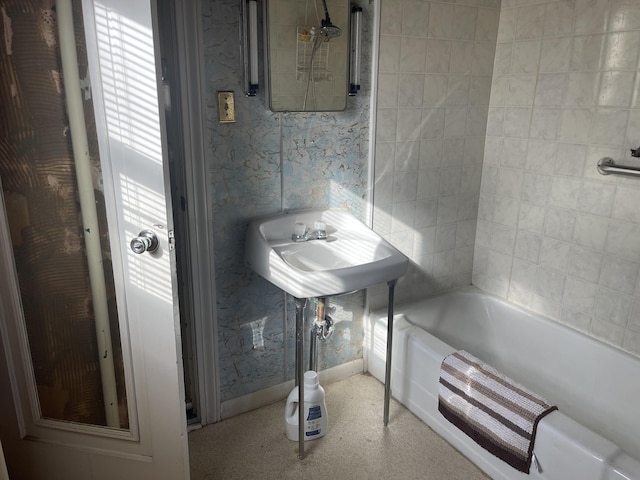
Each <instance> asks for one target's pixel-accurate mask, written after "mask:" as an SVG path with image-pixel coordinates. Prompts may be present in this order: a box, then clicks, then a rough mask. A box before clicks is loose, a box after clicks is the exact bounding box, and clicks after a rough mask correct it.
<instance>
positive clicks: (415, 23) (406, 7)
mask: <svg viewBox="0 0 640 480" xmlns="http://www.w3.org/2000/svg"><path fill="white" fill-rule="evenodd" d="M383 5H384V3H383ZM428 21H429V2H424V1H422V0H404V1H403V2H402V29H401V32H397V33H402V35H415V36H426V32H425V30H424V26H425V25H426V24H427V22H428ZM383 23H384V15H381V25H382V24H383Z"/></svg>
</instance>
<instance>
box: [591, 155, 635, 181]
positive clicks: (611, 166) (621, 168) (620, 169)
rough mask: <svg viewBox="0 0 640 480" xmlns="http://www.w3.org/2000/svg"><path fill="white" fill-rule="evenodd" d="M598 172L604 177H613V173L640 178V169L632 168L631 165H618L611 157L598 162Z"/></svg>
mask: <svg viewBox="0 0 640 480" xmlns="http://www.w3.org/2000/svg"><path fill="white" fill-rule="evenodd" d="M598 172H600V173H601V174H602V175H611V174H612V173H614V174H617V175H628V176H632V177H635V176H639V175H640V167H632V166H630V165H617V164H616V162H615V161H614V160H613V158H611V157H604V158H601V159H600V160H598Z"/></svg>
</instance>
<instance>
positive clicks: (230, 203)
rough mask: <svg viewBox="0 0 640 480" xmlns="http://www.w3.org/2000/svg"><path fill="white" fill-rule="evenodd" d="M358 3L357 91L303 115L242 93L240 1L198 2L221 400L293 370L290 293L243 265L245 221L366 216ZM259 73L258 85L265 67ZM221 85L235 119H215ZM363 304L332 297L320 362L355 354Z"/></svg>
mask: <svg viewBox="0 0 640 480" xmlns="http://www.w3.org/2000/svg"><path fill="white" fill-rule="evenodd" d="M361 6H362V7H363V9H364V12H363V19H364V21H363V24H364V29H363V45H364V46H365V48H364V51H363V62H362V64H363V68H362V79H363V80H362V82H363V84H362V87H361V91H360V93H359V94H358V96H356V97H350V98H349V99H348V101H347V109H346V111H344V112H332V113H304V114H302V113H273V112H271V111H270V110H269V109H268V107H267V105H268V102H266V101H265V97H264V90H263V89H262V90H261V91H260V94H259V96H258V97H254V98H247V97H245V96H244V94H243V92H242V90H243V88H242V58H241V55H240V48H239V46H238V42H239V38H240V37H239V18H240V2H238V1H237V0H214V1H209V0H205V1H203V4H202V9H203V30H204V56H205V75H206V102H207V131H208V149H207V155H208V156H207V159H206V161H207V165H208V169H209V177H210V181H211V188H210V190H211V200H210V201H211V205H212V209H213V218H214V222H213V225H211V226H210V228H212V229H213V232H214V245H215V247H214V248H215V251H214V256H215V264H216V272H215V274H216V284H217V292H216V295H217V317H218V318H217V320H218V331H219V338H218V342H219V371H220V380H221V382H220V383H221V398H222V400H223V401H225V400H229V399H232V398H235V397H238V396H241V395H244V394H247V393H251V392H254V391H257V390H260V389H263V388H266V387H269V386H273V385H277V384H279V383H281V382H284V381H287V380H290V379H292V378H293V377H294V360H295V359H294V355H295V338H294V335H293V332H294V328H295V315H294V310H293V301H292V299H291V298H286V299H285V295H284V294H283V292H282V291H280V290H279V289H277V288H276V287H274V286H272V285H271V284H270V283H268V282H267V281H265V280H263V279H262V278H260V277H258V276H257V275H255V274H253V273H252V272H251V271H250V270H249V269H248V268H247V267H246V266H245V265H244V241H245V231H246V226H247V224H248V222H249V220H250V219H252V218H254V217H257V216H264V215H270V214H277V213H280V212H281V211H282V210H296V209H302V208H317V207H347V208H349V209H350V210H351V211H352V212H353V213H354V214H355V215H356V216H358V217H359V218H361V219H362V220H365V218H364V216H365V205H366V200H365V196H366V193H367V188H368V186H367V182H368V166H367V164H368V148H369V147H368V142H369V103H370V94H369V92H370V85H369V83H370V82H369V79H370V76H371V44H372V42H371V25H372V17H373V9H372V7H371V6H369V5H368V4H365V3H364V2H363V4H362V5H361ZM343 28H344V27H343ZM345 31H346V28H345ZM261 65H262V56H261ZM260 80H261V84H262V85H263V84H264V83H263V80H264V77H263V76H262V73H261V76H260ZM219 90H232V91H234V92H235V101H236V117H237V121H236V123H232V124H221V123H218V118H217V108H218V106H217V97H216V92H217V91H219ZM312 307H313V305H310V306H309V310H310V314H309V318H313V316H312V315H313V311H312V310H313V309H312ZM363 307H364V294H363V293H362V292H360V293H356V294H352V295H345V296H342V297H334V298H331V299H330V310H329V312H330V314H331V315H332V317H333V319H334V320H335V321H336V329H335V333H334V335H333V336H332V337H331V338H330V339H329V340H328V342H326V343H323V344H321V345H320V346H319V351H320V359H319V368H320V369H325V368H329V367H332V366H335V365H339V364H342V363H345V362H348V361H351V360H354V359H357V358H362V337H363V330H362V317H363ZM307 338H308V336H307V335H305V341H306V340H307ZM305 358H307V356H306V355H305Z"/></svg>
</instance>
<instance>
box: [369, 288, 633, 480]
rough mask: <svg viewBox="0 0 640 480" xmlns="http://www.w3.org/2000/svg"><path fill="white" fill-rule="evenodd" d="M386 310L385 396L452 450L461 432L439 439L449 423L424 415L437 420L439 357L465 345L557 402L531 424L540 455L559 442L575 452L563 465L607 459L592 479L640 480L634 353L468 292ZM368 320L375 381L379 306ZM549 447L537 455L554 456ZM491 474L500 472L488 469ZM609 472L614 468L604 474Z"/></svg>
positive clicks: (480, 459)
mask: <svg viewBox="0 0 640 480" xmlns="http://www.w3.org/2000/svg"><path fill="white" fill-rule="evenodd" d="M396 312H401V313H399V314H398V315H396V318H395V320H394V330H395V332H397V335H396V336H394V359H393V373H392V391H393V394H394V397H396V398H398V399H399V400H400V401H402V402H403V403H405V405H407V406H408V407H409V408H410V409H412V410H413V411H414V413H416V414H417V415H418V416H419V417H421V418H423V420H425V421H426V422H427V423H429V424H430V425H432V428H434V429H435V430H436V431H438V433H440V434H441V435H443V436H444V437H445V438H446V439H447V440H449V441H450V442H451V443H453V444H454V445H455V446H456V447H457V448H459V449H461V450H464V448H467V447H465V446H464V445H463V446H460V442H462V444H464V443H465V442H467V439H465V438H453V439H452V438H449V437H448V435H449V436H450V435H451V434H450V433H446V434H443V432H442V431H440V430H443V429H444V430H446V429H449V428H450V427H449V425H446V424H442V425H439V426H436V427H434V426H433V422H440V416H439V415H438V414H437V379H438V376H439V368H440V363H441V361H442V359H443V358H444V357H445V356H446V355H448V354H449V353H451V352H453V351H455V350H458V349H465V350H468V351H470V352H471V353H472V354H474V355H476V356H478V357H479V358H481V359H483V360H485V361H486V362H488V363H490V364H491V365H493V366H494V367H496V368H498V369H499V370H500V371H502V372H503V373H505V374H506V375H508V376H509V377H511V378H513V379H515V380H516V381H518V382H519V383H522V384H523V385H525V386H527V387H528V388H530V389H532V390H534V391H536V392H537V393H539V394H541V395H543V396H545V397H547V398H548V399H549V400H551V401H553V402H554V403H556V404H558V406H559V407H560V411H561V412H562V413H561V414H559V415H556V414H555V412H554V413H553V414H551V415H549V421H548V422H546V424H545V422H544V420H543V422H541V424H540V430H539V434H538V435H539V436H538V438H539V439H540V438H544V439H547V441H546V443H545V445H541V446H540V447H536V448H537V450H539V451H541V452H543V457H544V453H545V448H552V449H553V448H556V447H557V446H558V445H564V446H563V447H562V448H564V449H565V450H566V452H565V455H566V456H568V457H567V458H571V457H572V456H575V461H574V462H572V463H579V464H580V465H582V468H585V469H587V470H589V471H591V472H596V471H597V470H598V468H605V467H607V468H608V467H609V465H610V464H613V465H616V467H615V468H613V469H609V470H606V469H605V470H603V471H602V472H600V473H598V474H597V475H600V476H599V477H598V476H595V477H593V478H640V464H639V463H638V462H637V461H636V460H635V459H637V458H640V455H639V454H638V452H640V439H639V438H637V437H639V436H638V435H637V434H636V432H638V431H640V426H639V425H636V424H635V423H638V422H640V419H638V418H637V417H638V416H637V415H635V414H634V410H633V408H632V407H633V403H634V402H633V399H636V398H638V396H640V380H639V379H638V378H637V372H638V371H640V369H639V367H640V361H638V359H636V358H635V357H631V356H630V355H626V354H624V353H623V352H621V351H619V350H616V349H613V348H611V347H609V346H607V345H605V344H601V343H600V342H597V341H595V340H593V339H591V338H590V337H587V336H585V335H582V334H579V333H578V332H575V331H573V330H569V329H567V328H565V327H563V326H562V325H559V324H556V323H555V322H550V321H548V320H545V319H542V318H540V317H537V316H536V315H533V314H531V313H529V312H526V311H524V310H522V309H519V308H517V307H514V306H512V305H510V304H508V303H506V302H503V301H501V300H499V299H497V298H495V297H492V296H489V295H485V294H481V293H478V292H477V291H475V290H472V291H470V292H469V291H464V292H456V293H453V294H448V295H444V296H442V297H437V298H433V299H428V300H427V301H423V302H419V303H416V304H412V305H408V306H398V307H397V308H396ZM371 320H372V324H371V325H372V328H370V331H369V332H368V340H367V341H368V342H369V343H368V344H367V350H368V351H367V357H368V364H369V367H368V369H369V371H370V372H371V373H372V374H373V375H374V376H376V377H377V378H379V379H380V380H382V379H383V378H384V376H383V374H382V372H383V369H384V357H385V354H384V345H385V344H386V314H384V313H382V312H381V313H380V314H379V315H377V314H372V315H371ZM431 333H433V335H432V334H431ZM498 333H499V334H500V336H498ZM520 359H523V361H521V360H520ZM576 359H577V360H576ZM380 368H382V371H380ZM562 372H564V373H562ZM612 372H615V373H612ZM633 372H636V373H635V374H633ZM379 374H381V375H382V376H378V375H379ZM618 375H622V379H623V380H624V376H627V375H632V376H631V377H627V378H628V379H631V380H630V381H627V382H626V383H625V382H624V381H622V380H621V379H620V378H616V377H617V376H618ZM416 379H418V380H416ZM420 379H428V381H424V380H420ZM425 382H426V383H428V384H431V385H427V384H425ZM627 395H630V396H629V397H627ZM622 397H624V398H622ZM594 412H599V413H598V414H597V415H595V414H594ZM558 418H560V420H558ZM445 422H446V421H445ZM439 429H440V430H439ZM585 432H587V433H585ZM594 432H595V433H594ZM456 435H457V434H456V433H455V432H454V436H456ZM573 435H577V436H578V438H582V439H583V441H582V442H577V443H576V442H575V439H574V438H569V437H571V436H573ZM463 436H464V435H463ZM610 440H612V441H610ZM589 441H590V442H591V443H589ZM585 442H586V444H585ZM469 448H471V447H469ZM585 450H589V451H590V452H591V457H589V456H588V455H587V456H586V457H584V458H583V457H581V455H583V454H584V451H585ZM622 451H624V452H626V453H628V454H629V456H627V455H625V454H623V452H622ZM464 453H465V454H467V456H469V457H470V458H471V460H472V461H474V462H475V463H476V464H478V465H479V466H480V467H481V468H483V469H484V470H485V471H488V470H487V469H486V468H484V467H483V466H482V464H484V463H487V462H489V461H491V460H492V458H491V457H490V456H489V458H484V455H483V454H482V453H471V454H468V452H466V451H465V452H464ZM548 453H549V455H551V452H548ZM549 455H547V459H546V460H547V462H549V461H551V460H549V459H550V458H557V455H556V456H549ZM473 456H475V457H476V458H472V457H473ZM594 462H595V463H594ZM565 463H566V462H565ZM591 463H593V465H591ZM618 464H619V465H621V466H618ZM488 468H490V469H491V468H494V467H488ZM554 468H555V466H554ZM558 468H559V467H558ZM634 469H635V473H631V474H623V473H621V472H623V471H630V472H634ZM552 470H553V468H552ZM555 470H558V469H557V468H555ZM514 472H515V471H508V473H507V474H505V475H506V476H505V477H504V478H516V477H514V476H513V473H514ZM612 472H613V473H612ZM516 473H517V472H516ZM574 473H575V472H574ZM491 474H492V476H493V475H496V476H497V477H498V476H500V475H499V474H497V473H495V472H493V473H491ZM534 474H535V472H534V473H532V475H534ZM593 474H594V475H595V473H593ZM614 474H615V475H622V476H620V477H615V476H611V475H614ZM572 475H573V473H572ZM523 478H526V477H523ZM529 478H531V476H530V477H529ZM540 478H549V477H546V476H544V475H542V476H541V477H540ZM558 478H560V477H558ZM573 478H578V477H575V476H574V477H573ZM584 478H588V477H584Z"/></svg>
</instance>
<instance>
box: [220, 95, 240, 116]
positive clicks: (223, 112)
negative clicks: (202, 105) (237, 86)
mask: <svg viewBox="0 0 640 480" xmlns="http://www.w3.org/2000/svg"><path fill="white" fill-rule="evenodd" d="M218 121H219V122H220V123H233V122H235V121H236V106H235V101H234V98H233V92H218Z"/></svg>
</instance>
